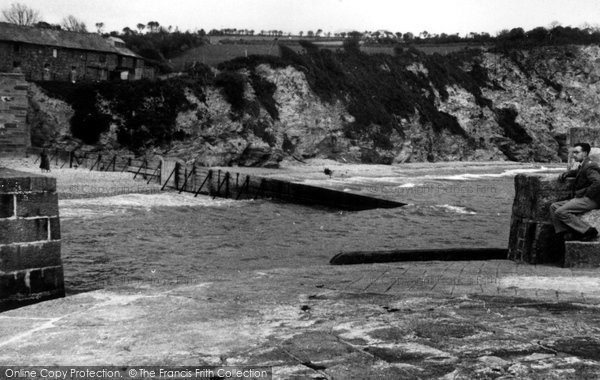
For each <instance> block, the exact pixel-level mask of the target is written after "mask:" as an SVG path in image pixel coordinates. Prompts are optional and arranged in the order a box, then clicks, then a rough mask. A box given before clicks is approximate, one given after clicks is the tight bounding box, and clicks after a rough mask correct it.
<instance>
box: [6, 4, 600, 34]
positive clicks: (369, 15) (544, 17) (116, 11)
mask: <svg viewBox="0 0 600 380" xmlns="http://www.w3.org/2000/svg"><path fill="white" fill-rule="evenodd" d="M15 2H18V3H21V4H25V5H27V6H29V7H31V8H33V9H36V10H38V11H39V12H40V14H41V16H42V19H43V20H44V21H46V22H49V23H54V24H57V23H60V21H61V20H62V19H63V18H64V17H65V16H68V15H73V16H75V17H77V18H78V19H80V20H82V21H84V22H85V23H86V25H87V26H88V30H89V31H95V29H96V28H95V26H94V25H95V24H96V23H98V22H103V23H104V25H105V27H104V32H109V31H112V30H116V31H121V30H122V29H123V28H124V27H126V26H127V27H130V28H131V29H134V30H135V29H136V25H137V24H139V23H143V24H147V23H148V21H158V22H159V23H160V25H162V26H165V27H168V26H169V25H170V26H172V27H173V28H175V27H179V30H181V31H186V30H190V31H197V30H199V29H204V30H205V31H207V32H208V31H209V30H210V29H222V28H236V29H254V30H255V32H256V33H258V32H259V31H261V30H282V31H283V32H284V33H288V32H291V33H294V34H295V33H297V32H298V31H304V33H306V32H307V31H309V30H312V31H315V32H316V31H317V30H318V29H322V30H323V31H324V32H328V31H329V32H332V33H336V32H342V31H344V32H347V31H351V30H358V31H361V32H362V31H366V30H368V31H375V30H380V29H384V30H389V31H391V32H402V33H405V32H412V33H413V34H419V33H420V32H422V31H427V32H428V33H430V34H431V33H437V34H440V33H447V34H454V33H459V34H460V35H464V34H466V33H469V32H477V33H481V32H487V33H490V34H492V35H495V34H496V33H497V32H498V31H500V30H502V29H511V28H516V27H522V28H523V29H525V30H529V29H533V28H534V27H537V26H545V27H547V26H549V25H550V24H551V23H553V22H558V23H559V24H560V25H563V26H573V27H580V26H582V25H583V24H584V23H588V24H589V25H591V26H600V24H599V23H600V0H412V1H408V0H16V1H15V0H0V9H6V8H9V7H10V5H11V4H12V3H15Z"/></svg>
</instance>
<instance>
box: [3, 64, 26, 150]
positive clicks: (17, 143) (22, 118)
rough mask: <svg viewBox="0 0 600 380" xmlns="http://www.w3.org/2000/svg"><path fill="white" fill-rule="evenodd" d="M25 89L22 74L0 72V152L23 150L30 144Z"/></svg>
mask: <svg viewBox="0 0 600 380" xmlns="http://www.w3.org/2000/svg"><path fill="white" fill-rule="evenodd" d="M27 89H28V84H27V82H26V81H25V79H24V77H23V74H11V73H0V154H2V153H15V152H24V151H25V149H26V148H27V147H29V146H30V145H31V138H30V135H29V129H28V126H27V109H28V106H29V103H28V101H27Z"/></svg>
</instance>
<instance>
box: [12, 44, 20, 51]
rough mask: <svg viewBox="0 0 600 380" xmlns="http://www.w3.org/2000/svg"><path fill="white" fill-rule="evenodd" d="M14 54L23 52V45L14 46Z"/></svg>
mask: <svg viewBox="0 0 600 380" xmlns="http://www.w3.org/2000/svg"><path fill="white" fill-rule="evenodd" d="M13 52H15V53H20V52H21V45H20V44H14V45H13Z"/></svg>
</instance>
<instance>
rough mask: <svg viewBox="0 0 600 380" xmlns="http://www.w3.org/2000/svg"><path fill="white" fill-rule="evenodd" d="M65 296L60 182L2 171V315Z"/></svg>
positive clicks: (0, 240)
mask: <svg viewBox="0 0 600 380" xmlns="http://www.w3.org/2000/svg"><path fill="white" fill-rule="evenodd" d="M62 296H64V282H63V266H62V261H61V258H60V221H59V217H58V196H57V194H56V179H55V178H50V177H45V176H39V175H33V174H31V173H22V172H17V171H14V170H9V169H4V168H0V311H1V310H6V309H10V308H14V307H18V306H23V305H26V304H30V303H34V302H39V301H42V300H46V299H52V298H57V297H62Z"/></svg>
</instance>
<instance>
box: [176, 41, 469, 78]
mask: <svg viewBox="0 0 600 380" xmlns="http://www.w3.org/2000/svg"><path fill="white" fill-rule="evenodd" d="M223 42H225V43H215V44H211V45H203V46H198V47H195V48H192V49H190V50H188V51H186V52H185V53H183V54H181V55H180V56H178V57H175V58H173V59H171V60H170V63H171V64H172V65H173V67H174V69H175V71H182V70H183V69H184V68H185V66H186V64H191V63H194V62H199V63H203V64H205V65H208V66H217V65H218V64H220V63H222V62H226V61H230V60H232V59H234V58H237V57H247V56H249V55H273V56H279V54H280V53H279V48H278V45H279V44H284V45H285V46H287V47H289V48H290V49H292V50H294V51H296V52H297V53H301V52H302V51H303V50H304V49H303V48H302V46H300V45H299V44H298V43H297V42H296V41H294V42H287V41H285V42H281V41H278V40H272V41H269V40H265V39H264V38H263V39H262V40H253V41H246V40H240V41H223ZM315 45H317V46H319V47H320V48H326V49H331V50H338V49H342V41H341V40H332V41H317V42H315ZM395 46H403V45H363V46H361V47H360V50H361V51H362V52H363V53H367V54H390V55H393V54H394V47H395ZM411 46H413V47H414V48H416V49H417V50H419V51H422V52H424V53H426V54H433V53H439V54H444V55H445V54H450V53H453V52H457V51H460V50H463V49H465V48H473V47H480V45H473V44H468V43H456V44H419V45H411ZM406 48H408V46H406Z"/></svg>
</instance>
